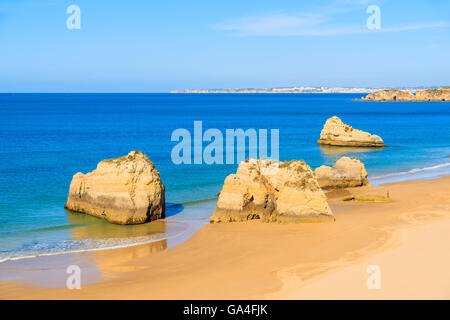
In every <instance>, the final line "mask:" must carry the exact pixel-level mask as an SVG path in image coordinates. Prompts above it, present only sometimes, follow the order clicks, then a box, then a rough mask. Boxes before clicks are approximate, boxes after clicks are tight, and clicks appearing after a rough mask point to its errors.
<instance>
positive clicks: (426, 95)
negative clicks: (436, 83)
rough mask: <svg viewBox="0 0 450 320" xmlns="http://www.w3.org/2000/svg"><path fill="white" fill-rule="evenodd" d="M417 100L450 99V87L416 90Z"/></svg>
mask: <svg viewBox="0 0 450 320" xmlns="http://www.w3.org/2000/svg"><path fill="white" fill-rule="evenodd" d="M416 101H450V87H441V88H439V89H429V90H418V91H416Z"/></svg>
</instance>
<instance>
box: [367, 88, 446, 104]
mask: <svg viewBox="0 0 450 320" xmlns="http://www.w3.org/2000/svg"><path fill="white" fill-rule="evenodd" d="M361 101H450V87H440V88H438V89H427V90H417V91H416V92H415V95H414V94H412V93H411V92H409V91H403V90H380V91H377V92H374V93H371V94H368V95H367V96H365V97H362V98H361Z"/></svg>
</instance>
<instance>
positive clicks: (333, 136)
mask: <svg viewBox="0 0 450 320" xmlns="http://www.w3.org/2000/svg"><path fill="white" fill-rule="evenodd" d="M317 143H318V144H323V145H331V146H343V147H344V146H345V147H347V146H348V147H385V146H386V145H385V144H384V142H383V140H382V139H381V138H380V137H379V136H377V135H374V134H370V133H368V132H364V131H361V130H358V129H353V128H352V127H351V126H349V125H347V124H345V123H344V122H342V120H341V119H339V118H338V117H336V116H334V117H331V118H329V119H328V120H327V121H326V122H325V125H324V127H323V129H322V132H321V133H320V138H319V140H318V141H317Z"/></svg>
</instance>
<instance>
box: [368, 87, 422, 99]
mask: <svg viewBox="0 0 450 320" xmlns="http://www.w3.org/2000/svg"><path fill="white" fill-rule="evenodd" d="M415 100H416V97H415V96H414V95H413V94H412V93H411V92H409V91H402V90H380V91H377V92H374V93H371V94H368V95H367V96H366V97H362V98H361V101H415Z"/></svg>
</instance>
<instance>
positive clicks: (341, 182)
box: [314, 157, 369, 189]
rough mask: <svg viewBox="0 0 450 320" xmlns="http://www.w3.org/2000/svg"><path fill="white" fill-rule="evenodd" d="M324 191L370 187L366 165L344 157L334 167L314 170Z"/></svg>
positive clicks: (322, 167)
mask: <svg viewBox="0 0 450 320" xmlns="http://www.w3.org/2000/svg"><path fill="white" fill-rule="evenodd" d="M314 175H315V176H316V179H317V182H318V183H319V186H320V187H321V188H322V189H337V188H349V187H362V186H367V185H369V181H368V180H367V171H366V168H365V167H364V164H363V163H362V162H361V161H359V160H358V159H356V158H349V157H342V158H340V159H339V160H338V161H336V163H335V164H334V166H333V167H328V166H321V167H318V168H316V170H314Z"/></svg>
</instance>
